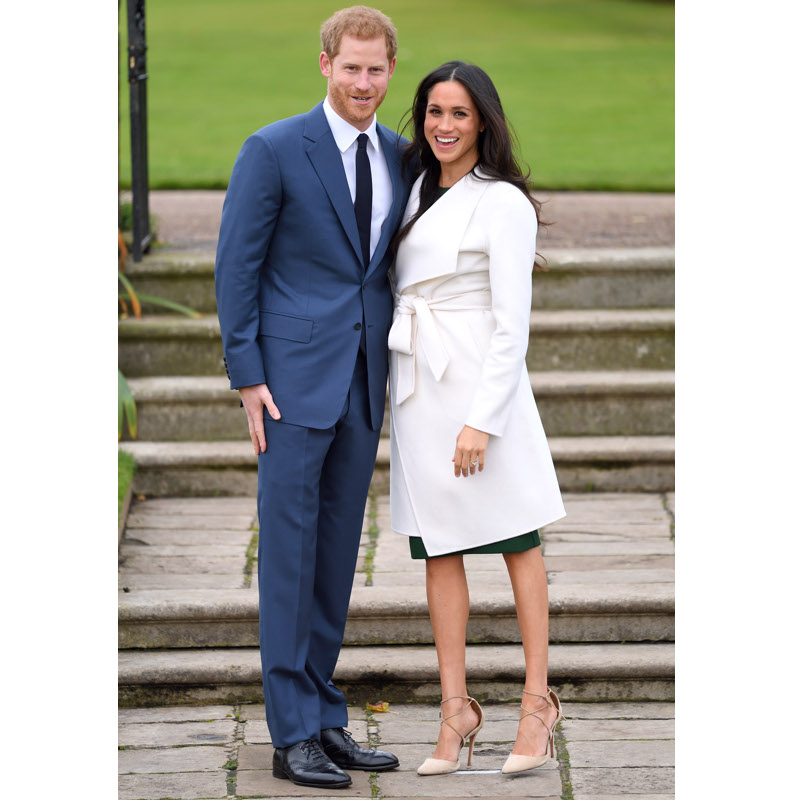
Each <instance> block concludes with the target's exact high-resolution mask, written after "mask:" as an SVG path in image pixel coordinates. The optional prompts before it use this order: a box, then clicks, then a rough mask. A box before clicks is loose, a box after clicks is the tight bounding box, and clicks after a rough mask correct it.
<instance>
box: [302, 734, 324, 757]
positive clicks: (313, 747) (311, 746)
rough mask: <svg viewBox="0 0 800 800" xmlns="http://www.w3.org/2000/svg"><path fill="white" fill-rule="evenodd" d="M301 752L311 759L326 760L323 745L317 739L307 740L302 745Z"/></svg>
mask: <svg viewBox="0 0 800 800" xmlns="http://www.w3.org/2000/svg"><path fill="white" fill-rule="evenodd" d="M300 750H301V751H302V752H303V753H305V755H307V756H308V757H309V758H314V757H316V758H320V757H322V758H325V759H327V756H326V755H325V751H324V750H323V749H322V745H321V744H320V743H319V742H318V741H317V740H316V739H306V740H305V741H304V742H303V743H302V744H301V745H300Z"/></svg>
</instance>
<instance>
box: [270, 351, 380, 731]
mask: <svg viewBox="0 0 800 800" xmlns="http://www.w3.org/2000/svg"><path fill="white" fill-rule="evenodd" d="M264 419H265V433H266V439H267V449H266V452H264V453H261V454H260V455H259V459H258V515H259V526H260V533H259V537H258V590H259V633H260V647H261V665H262V679H263V685H264V701H265V703H266V716H267V725H268V727H269V731H270V735H271V738H272V742H273V745H274V746H275V747H287V746H289V745H291V744H295V743H296V742H299V741H302V740H304V739H310V738H316V737H318V736H319V733H320V731H321V730H324V729H325V728H333V727H339V726H346V725H347V705H346V701H345V698H344V695H343V694H342V692H341V691H340V690H339V689H337V688H336V686H334V684H333V681H332V678H333V672H334V669H335V667H336V662H337V660H338V657H339V651H340V649H341V645H342V637H343V635H344V626H345V621H346V619H347V609H348V606H349V604H350V593H351V590H352V586H353V576H354V573H355V566H356V559H357V557H358V546H359V541H360V539H361V531H362V523H363V519H364V508H365V505H366V500H367V493H368V491H369V484H370V480H371V477H372V473H373V470H374V467H375V456H376V453H377V449H378V440H379V438H380V431H379V430H378V431H374V430H372V429H371V425H370V407H369V391H368V385H367V371H366V362H365V358H364V355H363V354H362V353H361V352H359V353H358V356H357V359H356V365H355V370H354V373H353V377H352V381H351V385H350V390H349V392H348V394H347V398H346V401H345V404H344V408H343V409H342V412H341V415H340V416H339V419H338V420H337V421H336V423H335V424H334V425H333V426H332V427H330V428H326V429H316V428H306V427H303V426H299V425H291V424H288V423H285V422H281V421H277V422H276V421H275V420H273V419H272V418H271V417H270V416H269V414H267V413H266V412H265V415H264Z"/></svg>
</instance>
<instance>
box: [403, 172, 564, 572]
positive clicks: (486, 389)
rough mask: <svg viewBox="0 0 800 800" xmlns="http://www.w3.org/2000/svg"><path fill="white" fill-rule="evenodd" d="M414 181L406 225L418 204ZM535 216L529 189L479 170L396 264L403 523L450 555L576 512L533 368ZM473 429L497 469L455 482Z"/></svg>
mask: <svg viewBox="0 0 800 800" xmlns="http://www.w3.org/2000/svg"><path fill="white" fill-rule="evenodd" d="M421 182H422V177H420V178H419V179H418V180H417V182H416V183H415V184H414V187H413V188H412V190H411V195H410V197H409V201H408V206H407V208H406V212H405V217H404V219H403V223H402V224H405V222H406V221H407V220H408V219H409V218H410V217H411V216H412V215H413V214H414V213H415V212H416V209H417V208H418V206H419V190H420V184H421ZM536 228H537V221H536V212H535V211H534V209H533V207H532V206H531V204H530V203H529V202H528V201H527V200H526V199H525V197H524V196H523V195H522V193H521V192H520V190H519V189H517V188H516V187H515V186H512V185H511V184H509V183H506V182H503V181H482V180H479V179H478V178H476V177H474V176H473V175H472V174H467V175H466V176H465V177H464V178H462V179H461V180H460V181H459V182H458V183H456V184H455V185H454V186H453V187H452V188H451V189H450V190H449V191H448V192H447V193H446V194H444V195H443V196H442V197H441V198H439V199H438V200H437V201H436V202H435V203H434V204H433V206H432V207H431V208H430V209H428V211H426V212H425V214H423V215H422V217H420V219H419V220H417V222H416V223H415V224H414V227H413V228H412V229H411V232H410V233H409V234H408V236H407V237H406V238H405V239H404V240H403V241H402V243H401V244H400V247H399V250H398V253H397V258H396V261H395V264H394V268H393V269H394V275H393V279H394V285H395V311H394V320H393V324H392V327H391V330H390V331H389V351H390V352H389V357H390V361H389V364H390V374H389V397H390V407H391V477H390V485H391V489H390V491H391V517H392V528H393V529H394V530H395V531H397V532H398V533H401V534H406V535H409V536H420V537H422V540H423V542H424V544H425V549H426V550H427V552H428V555H431V556H434V555H442V554H444V553H450V552H453V551H457V550H465V549H468V548H472V547H478V546H480V545H484V544H489V543H490V542H496V541H501V540H503V539H508V538H510V537H512V536H517V535H519V534H521V533H525V532H527V531H532V530H535V529H538V528H540V527H542V526H543V525H546V524H548V523H550V522H554V521H555V520H557V519H560V518H561V517H563V516H564V515H565V511H564V506H563V503H562V500H561V492H560V491H559V488H558V481H557V479H556V474H555V469H554V468H553V461H552V458H551V456H550V450H549V448H548V446H547V440H546V438H545V434H544V430H543V428H542V423H541V420H540V418H539V412H538V411H537V409H536V403H535V401H534V399H533V394H532V392H531V385H530V379H529V377H528V372H527V368H526V365H525V353H526V351H527V347H528V335H529V329H530V328H529V326H530V311H531V271H532V268H533V259H534V255H535V247H536ZM464 425H470V426H471V427H473V428H477V429H478V430H481V431H486V432H487V433H489V434H490V437H489V444H488V446H487V450H486V466H485V469H484V471H483V472H476V473H475V474H474V475H470V476H469V477H468V478H463V477H462V478H456V477H455V475H454V472H453V463H452V461H451V459H452V457H453V453H454V451H455V445H456V437H457V436H458V434H459V432H460V431H461V429H462V427H463V426H464Z"/></svg>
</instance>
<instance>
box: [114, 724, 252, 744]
mask: <svg viewBox="0 0 800 800" xmlns="http://www.w3.org/2000/svg"><path fill="white" fill-rule="evenodd" d="M264 725H265V726H266V723H264ZM235 728H236V723H235V721H234V720H232V719H231V720H211V721H209V722H184V723H172V722H147V723H129V724H121V725H120V726H119V734H118V736H119V738H118V744H119V745H120V746H121V747H170V746H173V745H176V744H230V743H231V742H233V734H234V730H235Z"/></svg>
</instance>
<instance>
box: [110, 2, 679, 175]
mask: <svg viewBox="0 0 800 800" xmlns="http://www.w3.org/2000/svg"><path fill="white" fill-rule="evenodd" d="M336 7H337V5H336V4H331V3H330V2H320V0H306V2H304V3H303V4H302V6H298V5H294V4H291V3H285V2H278V0H227V2H221V1H220V0H159V2H158V3H149V4H148V5H147V23H146V24H147V45H148V61H147V72H148V75H149V79H148V83H147V91H148V103H149V157H150V181H151V185H152V186H153V187H156V188H189V187H203V188H224V187H225V186H227V182H228V178H229V176H230V171H231V167H232V165H233V161H234V159H235V157H236V154H237V152H238V150H239V148H240V146H241V144H242V142H243V141H244V139H245V138H246V137H247V136H248V135H249V134H250V133H252V132H253V131H254V130H257V129H258V128H260V127H262V126H263V125H266V124H267V123H269V122H272V121H274V120H277V119H281V118H283V117H287V116H291V115H293V114H298V113H302V112H304V111H307V110H308V109H309V108H311V106H313V105H314V104H315V103H317V102H318V101H319V100H321V99H322V97H323V96H324V93H325V80H324V78H322V76H321V75H320V73H319V69H318V66H317V57H318V54H319V38H318V31H319V25H320V24H321V23H322V22H323V21H324V20H325V19H326V17H327V16H328V15H329V14H331V13H332V12H333V10H335V8H336ZM379 7H380V8H381V10H382V11H384V12H386V13H387V14H389V15H390V16H391V17H392V19H393V20H394V22H395V24H396V26H397V28H398V32H399V44H400V50H399V52H398V61H397V69H396V72H395V75H394V77H393V79H392V82H391V85H390V90H389V94H388V95H387V98H386V100H385V101H384V103H383V105H382V106H381V109H380V111H379V112H378V118H379V119H380V121H381V122H383V123H384V124H385V125H388V126H389V127H391V128H394V129H397V128H398V124H399V122H400V119H401V117H402V116H403V114H404V113H405V111H406V110H407V108H408V106H409V105H410V103H411V99H412V96H413V92H414V89H415V87H416V85H417V84H418V83H419V81H420V79H421V78H422V77H423V76H424V75H425V74H426V73H427V72H428V71H430V70H431V69H433V68H434V67H436V66H438V65H439V64H441V63H443V62H444V61H447V60H450V59H453V58H461V59H464V60H469V61H473V62H475V63H477V64H479V65H480V66H481V67H483V68H484V69H485V70H486V71H487V72H488V73H489V75H490V76H491V77H492V79H493V80H494V82H495V84H496V86H497V88H498V91H499V93H500V96H501V98H502V100H503V104H504V107H505V109H506V113H507V115H508V117H509V119H510V120H511V121H512V123H513V124H514V126H515V128H516V130H517V134H518V136H519V140H520V145H521V154H522V156H523V158H524V159H525V160H526V161H527V162H528V163H529V164H530V165H531V168H532V170H533V176H534V179H535V182H536V185H537V186H539V187H540V188H549V189H596V190H649V191H672V190H673V188H674V166H673V164H674V144H673V131H674V125H673V118H674V6H673V4H672V3H669V2H655V1H654V0H528V1H527V2H523V1H522V0H495V1H494V2H491V3H489V2H486V1H485V0H439V2H437V3H430V2H428V1H427V0H402V2H394V1H392V0H387V2H385V3H380V4H379ZM122 8H123V17H124V4H123V6H122ZM125 27H126V26H125V24H124V18H123V20H122V22H121V34H120V35H121V42H122V44H123V49H122V52H121V72H120V75H121V80H120V113H121V118H120V139H121V143H120V144H121V176H120V177H121V183H122V185H124V186H129V185H130V163H129V156H130V144H129V122H128V118H127V111H128V95H127V92H128V85H127V71H126V69H124V61H125V49H124V45H125V44H126V42H127V38H126V37H127V33H126V30H125Z"/></svg>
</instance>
